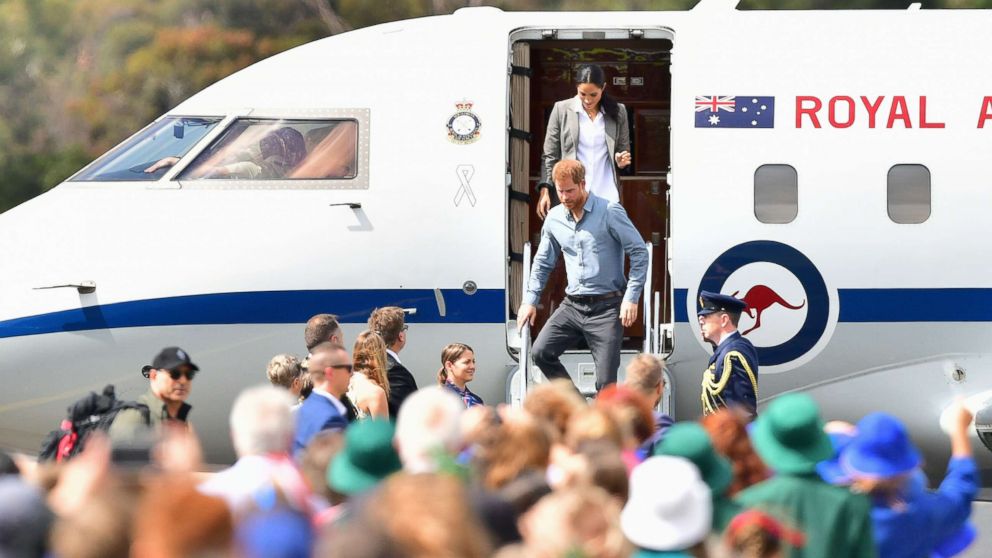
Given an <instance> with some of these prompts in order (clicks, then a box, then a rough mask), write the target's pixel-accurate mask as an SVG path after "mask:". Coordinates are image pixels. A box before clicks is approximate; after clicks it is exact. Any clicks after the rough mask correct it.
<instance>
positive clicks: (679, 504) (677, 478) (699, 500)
mask: <svg viewBox="0 0 992 558" xmlns="http://www.w3.org/2000/svg"><path fill="white" fill-rule="evenodd" d="M712 518H713V503H712V500H711V497H710V489H709V487H708V486H706V483H705V482H703V480H702V478H701V477H700V476H699V471H698V470H697V469H696V467H695V465H693V464H692V463H691V462H690V461H688V460H687V459H684V458H681V457H672V456H667V455H665V456H657V457H651V458H648V459H646V460H645V461H644V462H643V463H641V464H640V465H638V466H637V467H635V468H634V472H633V473H631V475H630V498H629V499H628V500H627V505H626V506H624V508H623V511H622V512H621V513H620V527H621V529H623V534H624V535H626V536H627V538H628V539H630V542H632V543H634V544H635V545H637V546H638V547H640V548H646V549H649V550H684V549H686V548H690V547H692V546H693V545H695V544H696V543H698V542H700V541H702V540H703V539H704V538H706V535H708V534H709V532H710V525H711V522H712Z"/></svg>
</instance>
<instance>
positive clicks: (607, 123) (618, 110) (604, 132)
mask: <svg viewBox="0 0 992 558" xmlns="http://www.w3.org/2000/svg"><path fill="white" fill-rule="evenodd" d="M575 89H576V95H575V97H572V98H571V99H566V100H563V101H558V102H557V103H555V106H554V109H552V111H551V117H550V118H549V120H548V130H547V132H546V133H545V136H544V154H543V155H542V156H541V163H542V164H541V181H540V182H539V183H538V185H537V189H538V191H539V193H540V197H539V199H538V202H537V214H538V216H540V217H541V219H544V217H545V216H546V215H547V214H548V210H549V209H551V192H550V190H551V189H552V188H554V184H553V183H552V182H551V169H552V168H554V166H555V163H557V162H558V161H560V160H562V159H578V160H579V161H581V162H582V164H583V166H585V168H586V190H587V191H589V192H591V193H592V194H594V195H596V196H599V197H601V198H604V199H606V200H607V201H611V202H617V203H619V202H620V177H619V175H618V172H617V170H618V169H622V168H625V167H627V166H628V165H630V130H629V129H628V128H627V109H626V108H624V106H623V105H622V104H620V103H618V102H616V101H615V100H614V99H613V98H612V97H610V96H609V95H607V94H606V76H605V75H604V73H603V69H602V68H600V67H599V66H596V65H595V64H590V65H587V66H581V67H580V68H579V71H578V73H577V75H576V80H575Z"/></svg>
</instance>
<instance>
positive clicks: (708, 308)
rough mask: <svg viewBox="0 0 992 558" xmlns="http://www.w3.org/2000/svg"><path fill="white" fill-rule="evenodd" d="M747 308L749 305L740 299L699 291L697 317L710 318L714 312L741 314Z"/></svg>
mask: <svg viewBox="0 0 992 558" xmlns="http://www.w3.org/2000/svg"><path fill="white" fill-rule="evenodd" d="M746 307H747V303H746V302H744V301H743V300H741V299H739V298H735V297H732V296H730V295H725V294H720V293H711V292H709V291H699V310H698V311H697V312H696V315H697V316H708V315H710V314H712V313H714V312H729V313H731V314H740V313H741V312H743V311H744V308H746Z"/></svg>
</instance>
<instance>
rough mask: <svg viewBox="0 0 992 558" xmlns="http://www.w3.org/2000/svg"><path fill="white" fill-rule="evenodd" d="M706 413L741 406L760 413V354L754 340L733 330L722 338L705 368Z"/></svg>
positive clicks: (704, 393) (704, 397) (750, 412)
mask: <svg viewBox="0 0 992 558" xmlns="http://www.w3.org/2000/svg"><path fill="white" fill-rule="evenodd" d="M702 402H703V414H704V415H708V414H710V413H715V412H716V411H717V410H719V409H720V408H721V407H738V408H740V409H743V410H744V411H745V412H747V413H748V414H749V415H750V416H751V418H752V419H753V418H754V417H756V416H757V415H758V354H757V352H756V351H755V350H754V345H752V344H751V342H750V341H748V340H747V339H745V338H743V337H741V334H740V332H737V331H735V332H733V333H732V334H730V335H729V336H727V338H726V339H724V340H723V341H721V342H720V346H719V347H717V348H716V351H714V352H713V356H711V357H710V362H709V368H707V369H706V371H705V372H703V393H702Z"/></svg>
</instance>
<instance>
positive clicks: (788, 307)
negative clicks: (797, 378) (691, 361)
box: [688, 240, 839, 373]
mask: <svg viewBox="0 0 992 558" xmlns="http://www.w3.org/2000/svg"><path fill="white" fill-rule="evenodd" d="M698 290H699V291H711V292H719V293H723V294H728V295H733V296H735V297H737V298H739V299H741V300H743V301H744V302H745V303H746V304H747V306H746V308H745V310H744V312H743V313H742V314H741V320H740V323H739V324H738V330H739V331H740V332H741V334H742V335H744V336H746V337H747V338H748V339H749V340H750V341H751V343H753V344H754V347H755V349H756V350H757V352H758V362H759V365H760V367H761V372H762V373H766V372H768V373H775V372H784V371H786V370H791V369H794V368H796V367H798V366H800V365H802V364H804V363H806V362H808V361H809V360H811V359H812V358H813V357H814V356H816V354H817V353H819V351H820V350H821V349H822V348H823V347H824V346H825V345H826V343H827V341H828V340H829V338H830V336H831V335H832V333H833V329H834V326H835V325H836V323H837V315H838V309H839V308H838V302H837V294H836V291H835V290H834V289H830V288H828V287H827V284H826V282H825V281H824V278H823V275H822V274H821V273H820V271H819V269H817V267H816V266H815V265H814V264H813V262H812V260H810V259H809V258H808V257H807V256H806V255H805V254H803V253H802V252H800V251H799V250H797V249H795V248H793V247H792V246H789V245H787V244H783V243H781V242H774V241H769V240H756V241H751V242H745V243H743V244H739V245H737V246H734V247H733V248H730V249H729V250H727V251H726V252H724V253H723V254H720V256H719V257H717V258H716V260H714V261H713V263H712V264H710V266H709V268H708V269H707V270H706V273H704V274H703V278H702V280H701V281H700V283H699V289H698ZM697 297H698V291H697V296H693V297H691V298H688V300H692V301H694V300H695V299H696V298H697ZM688 310H689V316H692V317H693V319H694V317H695V315H696V310H697V308H696V307H693V308H689V309H688ZM690 321H691V320H690ZM700 342H702V341H701V340H700Z"/></svg>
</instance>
